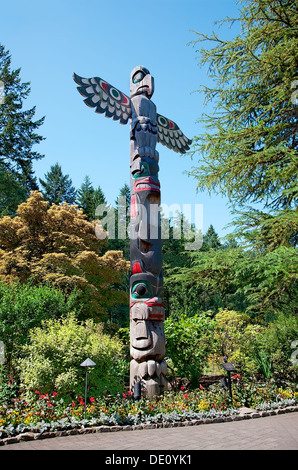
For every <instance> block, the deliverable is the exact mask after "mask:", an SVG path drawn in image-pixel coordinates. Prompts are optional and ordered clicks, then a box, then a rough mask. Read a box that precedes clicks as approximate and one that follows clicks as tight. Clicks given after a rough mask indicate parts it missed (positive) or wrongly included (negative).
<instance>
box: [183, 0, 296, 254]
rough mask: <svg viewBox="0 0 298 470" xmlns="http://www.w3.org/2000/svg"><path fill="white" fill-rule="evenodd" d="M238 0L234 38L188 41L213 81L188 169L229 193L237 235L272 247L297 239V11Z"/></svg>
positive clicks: (287, 3) (279, 3)
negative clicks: (195, 163) (210, 108)
mask: <svg viewBox="0 0 298 470" xmlns="http://www.w3.org/2000/svg"><path fill="white" fill-rule="evenodd" d="M240 4H241V6H242V9H241V10H240V14H239V17H238V18H233V19H227V20H225V21H229V22H235V21H236V22H238V23H239V24H240V27H241V31H240V33H239V34H237V35H236V36H235V37H234V39H232V40H229V39H224V38H220V37H219V36H218V35H217V34H216V33H213V34H212V35H209V36H206V35H204V34H202V33H197V34H198V40H197V41H194V43H195V45H198V44H199V45H200V49H199V51H198V52H200V55H201V64H202V65H208V70H209V73H210V76H211V78H212V79H213V84H214V85H213V86H205V87H204V88H203V92H204V94H205V101H206V102H207V103H208V102H209V103H211V105H213V112H212V114H209V115H204V116H203V118H202V120H201V122H202V124H203V125H204V126H205V132H204V134H203V135H200V136H197V137H196V138H195V144H194V150H195V154H196V155H199V156H200V157H199V158H200V159H201V161H200V165H199V166H198V167H196V168H194V169H193V170H192V172H191V174H192V175H193V176H195V177H196V178H197V179H198V187H199V188H200V189H202V190H205V189H207V190H209V191H210V192H213V191H215V192H217V193H220V194H222V195H225V196H227V197H228V198H229V200H230V202H231V204H232V207H233V208H234V209H235V210H236V214H238V215H239V214H240V220H238V222H240V231H239V234H242V235H243V236H245V237H246V239H248V240H249V241H250V242H251V244H252V245H255V246H257V247H258V248H261V249H262V248H264V247H266V248H268V249H270V250H274V249H276V248H277V247H279V246H291V245H295V244H296V243H297V238H298V237H297V232H298V220H297V219H298V217H297V193H298V186H297V160H298V159H297V144H298V137H297V135H298V134H297V129H298V120H297V111H298V107H297V100H296V98H295V97H296V94H297V93H296V94H295V90H294V88H295V86H297V68H298V59H297V57H298V56H297V50H298V28H297V26H298V11H297V5H296V1H295V0H250V1H246V0H240ZM202 41H207V43H208V47H204V46H203V45H202V44H201V43H202ZM210 45H211V47H209V46H210ZM256 205H259V206H256ZM260 205H261V206H262V207H263V209H260V208H259V207H260Z"/></svg>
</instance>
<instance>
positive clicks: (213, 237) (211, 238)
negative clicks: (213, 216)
mask: <svg viewBox="0 0 298 470" xmlns="http://www.w3.org/2000/svg"><path fill="white" fill-rule="evenodd" d="M221 246H222V245H221V243H220V240H219V236H218V234H217V233H216V231H215V230H214V227H213V225H212V224H211V225H210V226H209V228H208V230H207V232H206V234H205V235H204V237H203V245H202V248H201V249H202V251H208V250H210V248H214V249H218V248H220V247H221Z"/></svg>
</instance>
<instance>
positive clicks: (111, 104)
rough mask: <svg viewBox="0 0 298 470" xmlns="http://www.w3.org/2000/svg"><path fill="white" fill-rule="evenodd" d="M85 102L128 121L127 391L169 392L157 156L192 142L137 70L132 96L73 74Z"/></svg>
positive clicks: (147, 75) (144, 71)
mask: <svg viewBox="0 0 298 470" xmlns="http://www.w3.org/2000/svg"><path fill="white" fill-rule="evenodd" d="M74 80H75V82H76V83H77V84H78V85H79V86H78V90H79V92H80V93H81V95H83V96H84V97H85V99H84V102H85V103H86V104H87V105H88V106H90V107H93V108H95V111H96V112H97V113H103V114H105V116H107V117H112V118H113V119H114V120H119V121H120V123H122V124H126V123H127V122H128V121H129V120H130V185H131V221H130V264H131V277H130V355H131V359H132V360H131V363H130V387H131V389H133V388H134V385H135V383H136V382H141V383H142V389H143V393H144V394H148V395H149V396H153V395H159V394H160V393H162V392H163V391H164V390H166V389H167V379H166V373H167V365H166V362H165V360H164V357H165V335H164V328H163V322H164V319H165V312H164V307H163V303H162V285H163V281H162V253H161V248H162V243H161V224H160V212H159V206H160V184H159V180H158V171H159V166H158V161H159V154H158V152H157V151H156V149H155V147H156V143H157V142H161V143H162V144H163V145H166V146H167V147H168V148H170V149H173V150H174V151H176V152H178V153H185V152H186V150H188V149H189V144H190V143H191V141H190V140H189V139H188V138H187V137H185V135H184V134H183V133H182V132H181V130H180V129H179V127H178V126H177V124H175V123H174V122H173V121H170V120H169V119H167V118H165V117H164V116H161V115H160V114H157V113H156V106H155V104H154V103H153V102H152V101H151V97H152V95H153V92H154V79H153V77H152V76H151V75H150V72H149V70H147V69H146V68H145V67H143V66H137V67H135V69H134V70H133V71H132V73H131V78H130V98H129V97H128V96H126V95H124V94H123V93H122V92H121V91H119V90H118V89H117V88H115V87H113V86H111V85H110V84H109V83H108V82H106V81H104V80H102V79H101V78H98V77H95V78H81V77H79V76H78V75H76V74H74Z"/></svg>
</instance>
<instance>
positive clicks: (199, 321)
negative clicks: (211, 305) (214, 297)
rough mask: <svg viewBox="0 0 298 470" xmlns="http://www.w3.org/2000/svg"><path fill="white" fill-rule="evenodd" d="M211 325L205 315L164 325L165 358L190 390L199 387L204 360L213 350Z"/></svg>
mask: <svg viewBox="0 0 298 470" xmlns="http://www.w3.org/2000/svg"><path fill="white" fill-rule="evenodd" d="M214 326H215V324H214V321H213V320H212V319H211V318H210V316H209V315H208V314H205V315H195V316H193V317H187V316H186V315H181V318H180V320H179V321H174V320H173V319H172V318H171V317H170V318H168V319H167V320H166V321H165V324H164V328H165V335H166V347H167V351H166V354H167V356H169V358H170V359H171V362H172V365H173V367H174V370H175V372H176V374H177V375H178V376H179V377H186V378H187V379H188V380H189V381H190V384H191V386H192V387H196V386H198V384H199V380H200V377H201V375H202V372H203V368H204V366H205V365H206V361H207V358H208V356H209V354H210V353H211V351H212V350H213V347H214V344H213V341H211V337H212V332H213V330H214Z"/></svg>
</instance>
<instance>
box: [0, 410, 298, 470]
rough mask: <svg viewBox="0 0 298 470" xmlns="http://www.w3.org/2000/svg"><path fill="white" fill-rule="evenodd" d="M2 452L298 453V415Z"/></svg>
mask: <svg viewBox="0 0 298 470" xmlns="http://www.w3.org/2000/svg"><path fill="white" fill-rule="evenodd" d="M2 450H102V451H106V452H102V453H100V454H99V460H100V459H101V458H102V459H105V458H106V456H109V455H110V456H112V455H113V454H112V453H111V452H110V451H117V450H118V451H126V453H125V455H129V452H130V451H131V455H132V456H133V455H135V454H134V451H140V450H147V451H150V452H149V453H148V455H149V454H152V455H155V454H154V451H159V452H160V450H166V451H171V452H170V454H175V451H180V454H181V455H186V454H187V451H191V450H298V412H292V413H286V414H278V415H274V416H268V417H261V418H255V419H245V420H242V421H233V422H224V423H212V424H203V425H199V426H187V427H174V428H166V429H165V428H158V429H144V430H135V431H119V432H106V433H93V434H83V435H73V436H64V437H55V438H51V439H41V440H34V441H24V442H20V443H17V444H9V445H5V446H2V447H0V451H2ZM167 453H169V452H167ZM120 454H121V452H120ZM120 454H119V455H120ZM145 458H147V457H144V459H145ZM148 458H149V457H148ZM153 458H154V457H152V459H153ZM103 463H107V462H106V461H103ZM114 463H115V462H114ZM151 463H153V462H151Z"/></svg>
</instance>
